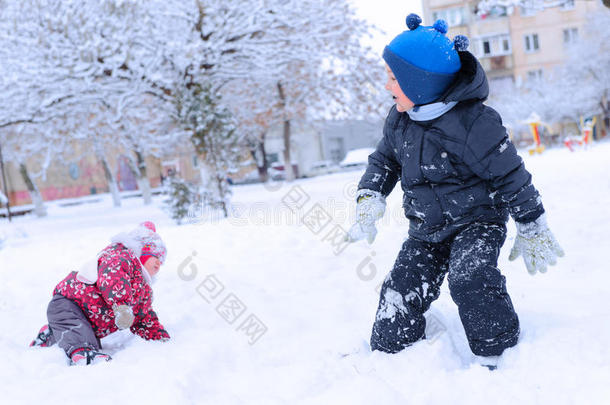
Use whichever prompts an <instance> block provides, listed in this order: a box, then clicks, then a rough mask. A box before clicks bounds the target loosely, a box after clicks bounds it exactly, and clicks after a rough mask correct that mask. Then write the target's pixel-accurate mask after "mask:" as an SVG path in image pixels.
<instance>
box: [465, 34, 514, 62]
mask: <svg viewBox="0 0 610 405" xmlns="http://www.w3.org/2000/svg"><path fill="white" fill-rule="evenodd" d="M473 44H474V46H473V51H474V54H475V55H476V56H478V57H492V56H502V55H510V53H511V46H510V36H509V35H508V34H497V35H490V36H484V37H480V38H475V39H474V40H473Z"/></svg>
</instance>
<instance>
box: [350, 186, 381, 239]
mask: <svg viewBox="0 0 610 405" xmlns="http://www.w3.org/2000/svg"><path fill="white" fill-rule="evenodd" d="M356 201H357V202H358V203H357V205H356V222H355V223H354V225H352V227H351V228H350V229H349V231H348V232H347V235H345V241H346V242H356V241H359V240H361V239H364V238H366V240H367V241H368V242H369V243H373V241H374V240H375V236H377V228H376V227H375V222H376V221H377V220H378V219H380V218H381V217H383V214H384V212H385V205H386V204H385V198H384V197H383V196H382V195H381V193H380V192H378V191H373V190H366V189H362V190H359V191H358V196H357V198H356Z"/></svg>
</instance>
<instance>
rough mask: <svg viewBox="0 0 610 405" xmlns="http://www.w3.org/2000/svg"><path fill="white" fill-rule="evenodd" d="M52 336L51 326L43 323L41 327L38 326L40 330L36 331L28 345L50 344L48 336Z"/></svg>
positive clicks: (41, 345)
mask: <svg viewBox="0 0 610 405" xmlns="http://www.w3.org/2000/svg"><path fill="white" fill-rule="evenodd" d="M52 336H53V332H51V328H49V325H44V326H43V327H42V328H40V330H39V331H38V335H36V337H35V338H34V340H32V343H30V347H32V346H40V347H47V346H51V341H50V338H51V337H52Z"/></svg>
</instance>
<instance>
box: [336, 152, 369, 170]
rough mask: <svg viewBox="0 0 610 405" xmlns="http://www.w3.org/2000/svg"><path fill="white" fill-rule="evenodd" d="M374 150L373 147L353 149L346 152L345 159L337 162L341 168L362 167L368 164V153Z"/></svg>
mask: <svg viewBox="0 0 610 405" xmlns="http://www.w3.org/2000/svg"><path fill="white" fill-rule="evenodd" d="M373 152H375V149H373V148H362V149H354V150H350V151H349V152H347V155H345V159H343V160H342V161H341V163H339V166H340V167H341V168H342V169H364V168H366V167H367V166H368V164H369V155H370V154H371V153H373Z"/></svg>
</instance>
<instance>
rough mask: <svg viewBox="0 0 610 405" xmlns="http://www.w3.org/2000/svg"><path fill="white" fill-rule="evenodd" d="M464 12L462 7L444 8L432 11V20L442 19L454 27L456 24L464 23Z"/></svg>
mask: <svg viewBox="0 0 610 405" xmlns="http://www.w3.org/2000/svg"><path fill="white" fill-rule="evenodd" d="M466 15H467V14H466V12H465V9H464V8H463V7H454V8H448V9H445V10H438V11H435V12H433V13H432V18H433V19H434V21H436V20H438V19H443V20H445V21H447V24H449V27H455V26H456V25H464V24H466V23H467V21H466Z"/></svg>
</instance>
